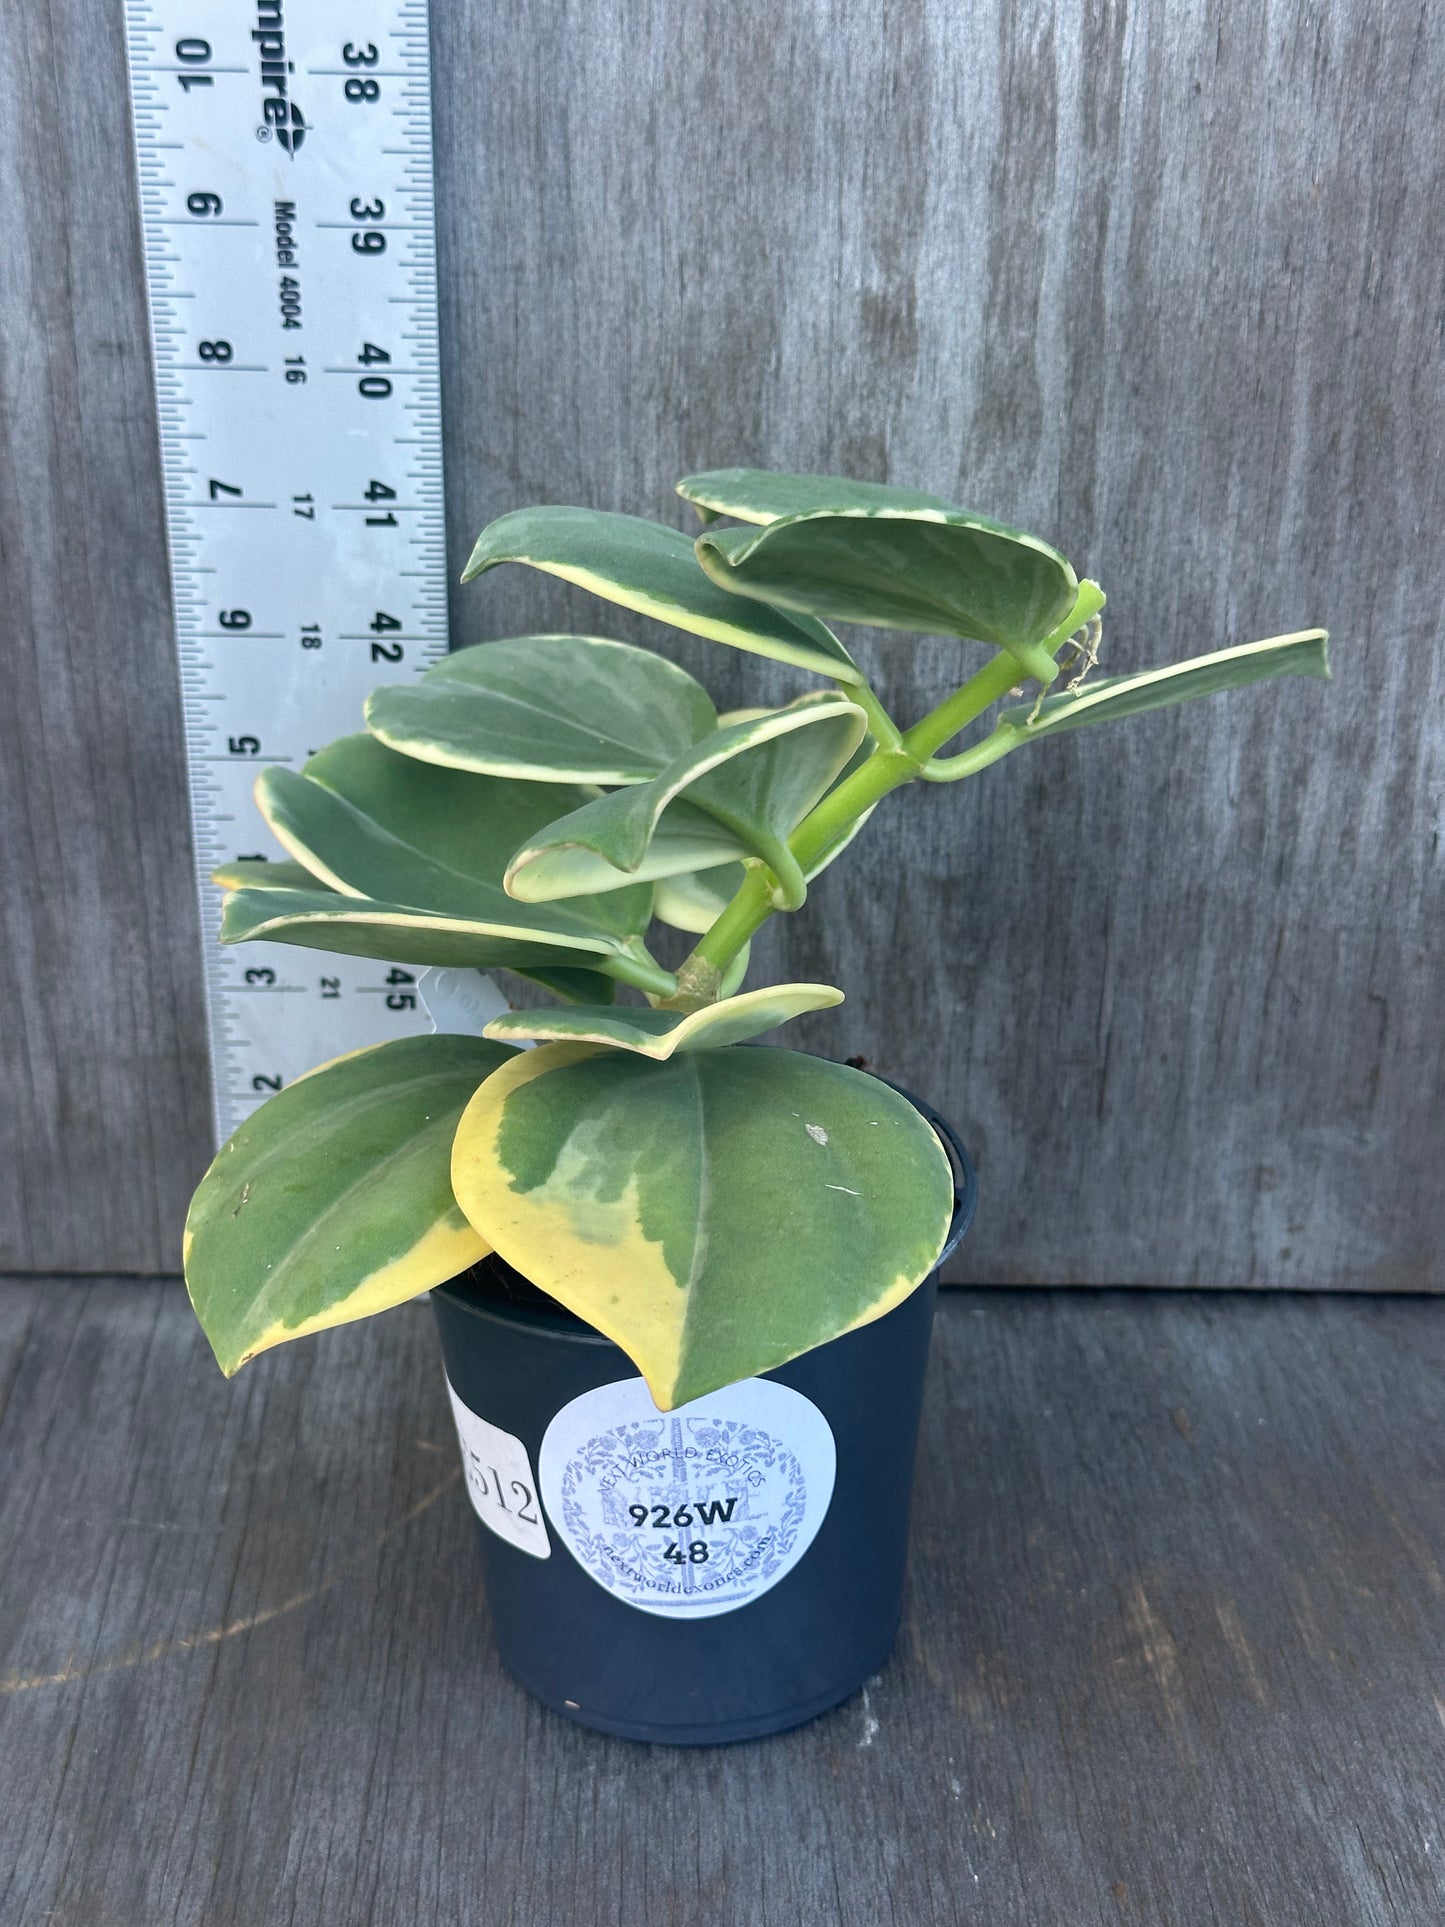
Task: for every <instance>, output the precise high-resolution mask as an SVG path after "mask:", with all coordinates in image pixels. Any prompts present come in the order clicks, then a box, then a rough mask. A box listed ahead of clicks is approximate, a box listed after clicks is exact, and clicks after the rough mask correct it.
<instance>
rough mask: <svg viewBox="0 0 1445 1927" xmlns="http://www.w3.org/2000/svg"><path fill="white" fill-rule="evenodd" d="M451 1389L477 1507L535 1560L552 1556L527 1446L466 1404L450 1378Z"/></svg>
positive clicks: (492, 1525)
mask: <svg viewBox="0 0 1445 1927" xmlns="http://www.w3.org/2000/svg"><path fill="white" fill-rule="evenodd" d="M447 1391H448V1392H449V1393H450V1394H451V1401H452V1417H453V1418H454V1419H455V1420H456V1422H457V1443H458V1444H459V1445H460V1446H461V1448H462V1470H463V1472H465V1474H466V1479H467V1494H468V1496H469V1497H470V1499H471V1502H472V1509H473V1511H474V1512H475V1513H476V1515H477V1517H478V1518H479V1519H480V1520H481V1522H482V1524H483V1525H484V1526H489V1527H490V1528H491V1530H492V1531H493V1532H495V1533H496V1535H497V1537H498V1538H499V1539H505V1540H506V1541H507V1544H508V1545H511V1546H516V1547H517V1549H518V1550H519V1551H520V1552H530V1553H531V1555H532V1557H533V1558H534V1559H549V1558H550V1557H551V1556H552V1541H551V1540H550V1539H549V1538H548V1537H547V1526H546V1522H545V1521H544V1520H543V1518H542V1508H541V1506H540V1505H539V1504H538V1503H537V1481H536V1480H535V1479H534V1478H533V1476H532V1462H531V1460H530V1459H529V1458H528V1457H527V1448H526V1446H525V1445H523V1443H522V1441H521V1440H520V1439H518V1438H513V1436H512V1434H511V1433H510V1432H504V1431H503V1430H502V1429H501V1427H500V1426H499V1425H490V1424H488V1422H487V1420H486V1419H484V1418H482V1417H481V1416H480V1414H479V1413H476V1412H474V1411H473V1410H472V1408H471V1406H470V1405H465V1404H463V1402H462V1401H461V1399H459V1398H458V1397H457V1393H456V1387H455V1386H454V1385H453V1384H452V1382H451V1380H450V1379H448V1380H447Z"/></svg>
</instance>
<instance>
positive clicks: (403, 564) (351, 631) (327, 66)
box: [126, 0, 446, 1137]
mask: <svg viewBox="0 0 1445 1927" xmlns="http://www.w3.org/2000/svg"><path fill="white" fill-rule="evenodd" d="M126 19H127V36H128V44H129V51H130V64H131V92H132V104H133V111H134V117H135V138H136V153H137V161H138V166H139V170H140V183H141V203H142V217H143V224H144V234H145V250H146V273H147V281H148V286H149V293H150V306H151V323H152V335H153V342H154V349H155V377H156V401H157V412H158V415H159V420H160V433H161V456H162V463H163V466H164V472H165V484H166V511H167V521H168V526H169V533H170V546H171V567H172V578H173V587H174V595H175V610H176V640H177V647H178V652H179V657H180V671H181V688H182V697H183V703H184V712H185V724H186V749H187V760H188V767H189V774H190V795H191V810H192V816H193V825H194V831H195V846H196V856H197V865H198V869H199V871H200V874H201V879H202V881H201V907H202V921H203V931H204V937H205V952H206V954H205V965H206V986H207V998H208V1010H209V1019H210V1027H211V1042H212V1067H213V1075H214V1085H215V1095H216V1116H217V1127H218V1131H219V1134H220V1136H221V1137H225V1136H228V1135H229V1134H230V1132H231V1131H232V1130H233V1129H234V1128H235V1126H236V1125H237V1124H238V1123H240V1122H241V1121H242V1119H243V1118H244V1117H245V1116H246V1115H247V1114H248V1113H249V1111H251V1110H252V1109H254V1107H255V1106H256V1105H257V1104H258V1103H260V1102H261V1101H262V1099H263V1098H265V1097H266V1096H268V1095H269V1094H270V1093H271V1092H272V1091H274V1090H277V1089H280V1088H281V1086H282V1085H283V1084H285V1083H289V1082H290V1080H291V1079H292V1078H293V1077H295V1076H297V1075H299V1074H300V1072H302V1071H303V1070H306V1069H309V1068H310V1066H311V1065H313V1064H316V1063H319V1062H321V1061H323V1060H324V1059H326V1058H328V1057H333V1056H336V1055H338V1054H340V1053H341V1052H342V1051H345V1050H352V1049H355V1048H357V1047H359V1046H361V1045H363V1044H367V1043H375V1042H379V1041H381V1040H383V1039H385V1038H387V1037H393V1036H399V1035H402V1034H405V1033H407V1032H411V1031H416V1030H420V1029H423V1028H424V1027H425V1018H424V1015H423V1014H422V1013H421V1012H419V1011H418V1009H417V998H416V993H415V982H414V973H412V972H411V971H409V970H407V969H405V968H404V967H402V966H400V965H397V966H392V967H388V966H387V965H385V964H377V963H371V962H367V961H365V960H352V959H336V958H331V957H329V956H325V955H323V954H321V953H319V952H312V951H308V950H304V949H299V948H294V947H291V946H286V945H279V944H277V945H259V944H256V945H246V946H245V947H244V948H242V949H239V950H235V951H223V950H221V949H220V948H219V947H218V945H217V942H216V935H217V930H218V926H219V900H218V898H219V893H218V892H217V891H216V889H215V888H214V886H212V885H211V884H210V883H209V882H208V881H207V878H208V877H209V873H210V871H211V870H212V869H213V868H214V867H215V865H216V864H217V863H220V862H223V861H229V860H230V859H232V858H234V857H236V856H238V855H239V856H244V855H255V856H268V855H269V856H276V855H281V854H284V853H283V852H281V851H279V850H278V849H277V848H276V847H275V846H274V844H273V843H272V842H271V839H270V837H269V833H268V832H267V831H266V829H265V826H264V825H263V824H262V822H261V819H260V817H259V815H258V814H257V812H256V809H255V806H254V804H253V802H252V800H251V787H252V784H253V782H254V779H255V775H256V771H257V769H258V767H260V766H261V765H263V764H266V763H283V764H286V765H288V766H290V767H292V768H299V767H300V766H301V765H302V764H303V763H304V762H305V760H306V758H307V756H308V755H309V754H310V753H311V752H312V751H313V750H314V749H317V748H319V747H320V746H321V744H323V743H325V742H328V741H329V740H331V739H332V738H333V737H335V736H338V735H342V734H344V733H345V732H347V731H348V730H349V729H360V728H361V727H362V726H363V725H362V704H363V701H364V699H365V697H366V694H367V692H368V691H369V690H370V689H372V688H373V687H375V685H376V684H377V683H379V682H383V681H389V680H396V679H397V678H400V677H405V676H411V675H414V674H415V673H416V672H417V671H418V670H419V669H421V668H424V667H425V666H426V665H427V664H428V663H429V662H432V661H434V660H436V659H437V658H438V657H439V656H440V655H442V654H444V653H445V649H446V574H445V551H444V539H443V519H442V473H441V441H440V420H439V412H438V380H437V339H436V291H435V268H434V225H433V213H432V161H431V107H430V83H429V73H428V52H427V15H426V6H425V0H392V3H391V4H381V3H380V0H250V4H249V5H247V6H236V5H235V4H233V0H175V3H174V4H172V0H127V5H126Z"/></svg>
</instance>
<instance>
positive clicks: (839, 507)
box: [677, 468, 953, 522]
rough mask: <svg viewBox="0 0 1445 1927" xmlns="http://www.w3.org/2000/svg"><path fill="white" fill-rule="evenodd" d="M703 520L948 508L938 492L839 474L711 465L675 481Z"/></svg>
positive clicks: (759, 519)
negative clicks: (726, 516)
mask: <svg viewBox="0 0 1445 1927" xmlns="http://www.w3.org/2000/svg"><path fill="white" fill-rule="evenodd" d="M677 492H678V494H679V495H680V496H682V498H683V500H684V501H687V502H691V503H692V505H693V507H694V508H695V509H697V511H698V513H699V514H700V515H702V516H703V517H704V519H705V520H709V521H710V520H711V519H712V518H713V517H714V516H717V515H730V516H733V517H734V518H735V519H736V520H737V521H739V522H778V521H781V520H782V518H783V517H784V516H785V515H813V514H816V513H818V512H819V511H820V510H821V511H822V512H824V513H825V514H830V515H837V514H839V513H841V512H844V511H846V510H851V509H860V510H862V511H864V512H865V513H866V512H868V511H871V510H875V509H952V507H953V504H952V503H951V502H946V501H945V500H944V499H943V497H942V496H941V495H926V494H924V493H923V492H922V491H921V490H919V489H916V488H890V487H888V486H886V485H885V484H884V483H881V482H850V481H847V480H845V479H844V477H842V476H840V475H782V474H776V473H774V471H773V470H772V469H769V468H714V469H709V470H708V471H707V473H706V474H703V475H685V476H684V477H683V479H682V480H681V481H680V482H679V483H678V485H677Z"/></svg>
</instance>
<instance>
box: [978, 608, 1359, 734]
mask: <svg viewBox="0 0 1445 1927" xmlns="http://www.w3.org/2000/svg"><path fill="white" fill-rule="evenodd" d="M1329 674H1330V662H1329V631H1328V630H1327V629H1298V630H1295V631H1294V632H1293V633H1292V634H1290V635H1287V636H1269V637H1266V639H1265V640H1264V641H1263V642H1246V643H1241V644H1239V645H1238V646H1237V647H1236V648H1233V649H1216V650H1215V651H1213V653H1212V654H1210V655H1207V656H1190V657H1188V658H1187V659H1186V660H1185V661H1184V662H1172V663H1170V664H1168V666H1167V667H1166V668H1163V669H1144V670H1141V671H1139V673H1138V674H1136V675H1132V676H1100V677H1099V678H1098V680H1097V681H1093V682H1088V683H1085V684H1084V686H1083V687H1082V688H1081V689H1079V690H1077V691H1075V692H1074V693H1073V694H1072V695H1070V694H1068V693H1065V694H1063V695H1060V696H1048V697H1046V698H1045V699H1044V701H1043V702H1042V703H1041V704H1040V705H1039V710H1038V715H1037V716H1036V717H1035V718H1034V720H1033V721H1032V722H1030V721H1029V717H1030V715H1031V713H1032V712H1031V711H1030V710H1028V709H1006V710H1004V711H1003V713H1002V715H1001V716H1000V717H999V720H998V723H997V725H996V727H995V731H994V734H995V735H1004V736H1008V737H1009V738H1010V739H1011V740H1012V741H1014V742H1018V743H1024V742H1035V741H1037V740H1038V739H1039V738H1040V737H1043V736H1060V735H1062V734H1063V733H1064V732H1065V731H1066V730H1070V729H1083V728H1084V727H1085V726H1086V725H1088V724H1090V723H1111V722H1120V721H1122V720H1123V719H1124V717H1126V716H1142V715H1144V714H1146V713H1147V712H1148V711H1149V710H1151V709H1168V708H1171V707H1172V706H1173V705H1174V704H1175V703H1186V702H1192V701H1193V700H1194V699H1195V698H1196V697H1198V696H1217V695H1219V694H1221V693H1222V692H1223V691H1224V690H1226V689H1239V688H1242V687H1243V686H1244V685H1245V684H1246V683H1255V682H1269V681H1271V680H1272V679H1273V678H1274V677H1276V676H1318V677H1321V678H1323V679H1324V680H1326V681H1328V680H1329ZM987 740H989V739H988V738H985V741H987Z"/></svg>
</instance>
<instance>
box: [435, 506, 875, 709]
mask: <svg viewBox="0 0 1445 1927" xmlns="http://www.w3.org/2000/svg"><path fill="white" fill-rule="evenodd" d="M502 562H521V563H525V564H526V565H527V566H528V567H529V568H533V569H541V570H543V571H544V572H545V573H546V574H547V575H555V576H560V577H561V579H562V580H563V581H564V582H575V583H576V584H577V585H578V586H579V587H580V588H583V589H589V590H590V591H591V592H592V594H593V595H598V596H602V597H604V598H605V600H607V601H608V602H617V603H620V604H621V605H622V607H623V608H624V609H635V610H637V611H638V612H639V614H641V615H645V616H652V617H653V618H655V620H656V621H658V622H665V623H668V624H669V625H670V626H671V627H672V628H674V629H685V630H686V631H687V632H688V633H689V634H690V635H694V636H708V637H710V638H711V639H712V640H713V641H714V642H726V643H731V644H732V646H733V647H734V648H735V649H746V650H749V651H750V652H751V653H752V654H753V655H757V656H771V657H772V658H773V659H774V660H775V661H778V662H791V663H795V664H796V665H797V666H798V668H800V669H811V670H813V671H815V672H816V673H817V674H818V675H822V676H832V677H833V678H834V679H835V680H836V681H838V682H858V681H860V680H861V675H860V672H859V670H858V668H857V666H856V664H855V663H854V661H853V658H852V657H851V656H850V655H849V654H848V651H847V650H846V649H845V648H844V647H843V645H842V643H841V642H839V640H838V638H837V637H836V636H835V635H833V634H831V633H830V631H829V630H827V629H825V628H824V626H823V624H822V623H821V622H819V621H817V620H816V619H815V618H814V617H812V616H807V615H800V616H788V615H784V614H783V613H782V612H781V611H780V610H778V609H770V608H766V607H764V606H762V604H761V603H758V602H754V603H752V604H751V605H749V604H748V603H747V602H745V601H741V600H740V599H739V598H738V597H736V596H730V595H728V594H727V593H726V591H725V590H722V589H719V588H717V587H715V586H714V585H713V583H711V582H709V580H708V579H707V577H706V576H705V575H704V574H703V572H702V570H701V569H700V568H699V567H698V562H697V556H696V555H695V554H694V552H693V545H692V543H691V542H689V541H688V539H687V537H686V536H685V535H684V534H683V533H682V531H681V530H680V529H673V528H668V527H666V526H665V525H664V524H663V523H661V522H648V521H644V520H643V519H642V518H641V517H640V516H636V515H613V514H609V513H605V512H604V511H602V510H599V509H581V508H530V509H517V510H515V511H514V512H513V513H512V514H511V515H504V516H502V517H501V518H500V519H499V520H497V521H495V522H493V523H491V524H490V525H489V526H488V527H487V528H485V529H483V530H482V532H481V534H480V535H479V536H478V537H477V543H476V547H475V548H474V549H473V550H472V554H471V559H470V561H469V562H468V563H467V566H466V568H465V569H464V570H463V571H462V581H463V582H471V581H473V580H475V578H476V577H477V576H479V575H481V574H482V573H483V571H484V570H486V569H494V568H496V567H497V566H498V564H499V563H502Z"/></svg>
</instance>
